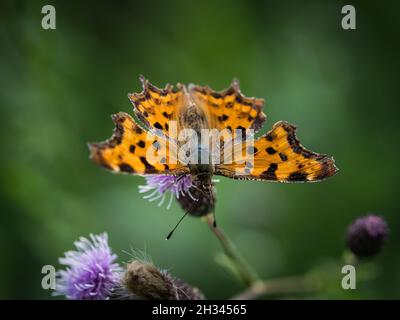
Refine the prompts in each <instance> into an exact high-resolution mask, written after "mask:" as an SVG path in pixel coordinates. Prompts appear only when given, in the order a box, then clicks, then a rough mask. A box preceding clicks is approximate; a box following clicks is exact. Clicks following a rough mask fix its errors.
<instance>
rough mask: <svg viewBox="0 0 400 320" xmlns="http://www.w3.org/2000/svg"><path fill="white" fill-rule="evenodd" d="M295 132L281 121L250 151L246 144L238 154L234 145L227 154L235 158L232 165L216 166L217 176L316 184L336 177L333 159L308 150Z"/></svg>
mask: <svg viewBox="0 0 400 320" xmlns="http://www.w3.org/2000/svg"><path fill="white" fill-rule="evenodd" d="M295 131H296V127H295V126H294V125H291V124H289V123H287V122H284V121H280V122H278V123H276V124H275V125H274V126H273V128H272V130H271V131H269V132H268V133H267V134H265V135H263V136H261V137H260V138H258V139H257V140H255V141H254V145H253V146H250V147H247V148H249V149H250V150H247V149H246V150H245V148H246V145H245V144H244V143H243V144H241V145H240V146H239V148H238V150H239V151H238V152H237V151H236V152H235V150H234V147H233V146H231V147H228V148H227V149H225V150H224V152H225V153H232V155H234V156H236V158H233V162H232V163H231V164H220V165H216V168H215V174H217V175H222V176H226V177H229V178H233V179H243V180H270V181H280V182H313V181H320V180H323V179H326V178H328V177H330V176H333V175H334V174H335V173H336V172H337V168H336V166H335V164H334V160H333V159H332V158H330V157H329V156H327V155H321V154H317V153H314V152H312V151H309V150H307V149H305V148H304V147H303V146H302V145H301V144H300V141H299V140H298V139H297V137H296V133H295ZM246 152H247V153H246ZM245 155H246V156H245ZM221 158H222V157H221Z"/></svg>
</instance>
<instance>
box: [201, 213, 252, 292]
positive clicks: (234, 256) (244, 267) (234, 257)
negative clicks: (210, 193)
mask: <svg viewBox="0 0 400 320" xmlns="http://www.w3.org/2000/svg"><path fill="white" fill-rule="evenodd" d="M205 220H206V222H207V225H208V226H209V228H210V230H211V231H212V233H213V234H214V235H215V236H216V237H217V239H218V240H219V242H220V243H221V246H222V248H223V250H224V252H225V255H226V256H227V257H228V258H229V259H230V260H231V262H232V263H233V265H234V266H235V268H236V271H237V273H238V274H239V276H240V278H241V280H242V281H243V283H244V284H245V285H246V286H247V287H249V288H251V287H252V286H253V285H255V284H256V283H258V282H259V277H258V275H257V274H256V273H255V271H254V270H253V269H252V268H251V267H250V266H249V265H248V264H247V262H246V261H245V260H244V259H243V258H242V256H241V255H240V254H239V252H238V250H237V248H236V246H235V245H234V244H233V243H232V241H231V240H230V239H229V238H228V236H227V235H226V234H225V233H224V232H223V231H222V230H221V229H220V228H218V226H214V219H213V214H212V213H210V214H208V215H206V216H205Z"/></svg>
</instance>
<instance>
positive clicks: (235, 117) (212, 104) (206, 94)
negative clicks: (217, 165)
mask: <svg viewBox="0 0 400 320" xmlns="http://www.w3.org/2000/svg"><path fill="white" fill-rule="evenodd" d="M189 93H190V95H191V97H192V99H193V102H194V103H195V104H196V105H198V106H199V107H201V108H203V110H205V113H206V115H207V116H208V122H209V124H210V129H212V128H216V129H218V130H220V131H222V130H224V129H228V130H230V131H231V132H232V131H233V136H234V137H235V130H245V129H253V130H254V131H255V132H257V131H258V130H259V129H260V128H261V127H262V125H263V123H264V121H265V119H266V116H265V114H264V113H263V111H262V109H263V106H264V100H263V99H257V98H248V97H245V96H244V95H242V93H241V92H240V88H239V82H238V81H237V80H233V82H232V84H231V86H230V87H229V88H228V89H226V90H223V91H221V92H216V91H213V90H212V89H211V88H209V87H203V86H196V85H189Z"/></svg>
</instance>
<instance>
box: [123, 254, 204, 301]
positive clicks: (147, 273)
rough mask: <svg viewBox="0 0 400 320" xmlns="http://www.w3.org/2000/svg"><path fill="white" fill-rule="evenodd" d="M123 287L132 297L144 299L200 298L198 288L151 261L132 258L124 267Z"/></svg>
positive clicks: (201, 296) (201, 297)
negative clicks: (158, 267) (159, 267)
mask: <svg viewBox="0 0 400 320" xmlns="http://www.w3.org/2000/svg"><path fill="white" fill-rule="evenodd" d="M122 285H123V287H124V288H125V289H126V290H127V291H128V292H129V293H130V295H131V296H132V298H133V299H145V300H201V299H204V296H203V294H202V293H201V292H200V290H199V289H197V288H193V287H192V286H190V285H188V284H187V283H185V282H183V281H182V280H180V279H177V278H175V277H172V276H171V275H170V274H169V273H168V272H167V271H164V270H159V269H157V268H156V267H155V266H154V265H153V264H152V263H149V262H144V261H139V260H134V261H132V262H131V263H129V264H128V265H127V267H126V271H125V273H124V275H123V278H122Z"/></svg>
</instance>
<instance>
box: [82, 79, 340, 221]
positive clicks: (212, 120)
mask: <svg viewBox="0 0 400 320" xmlns="http://www.w3.org/2000/svg"><path fill="white" fill-rule="evenodd" d="M140 80H141V82H142V84H143V91H142V92H141V93H133V94H129V95H128V97H129V99H130V101H131V102H132V104H133V106H134V113H135V115H136V117H137V119H138V120H139V121H135V120H134V119H133V118H132V117H131V116H130V115H128V114H127V113H124V112H120V113H118V114H115V115H113V116H112V120H113V122H114V123H115V126H116V127H115V130H114V134H113V136H112V137H111V138H110V139H109V140H107V141H104V142H101V143H92V144H89V147H90V155H91V159H92V160H93V161H95V162H96V163H98V164H99V165H101V166H103V167H105V168H107V169H109V170H111V171H114V172H124V173H128V174H136V175H164V174H165V175H174V176H176V177H177V179H179V177H180V176H182V175H187V174H190V175H191V176H192V179H193V183H194V185H195V186H197V187H198V188H200V189H202V190H206V191H207V192H212V180H211V178H212V176H213V175H221V176H225V177H228V178H233V179H244V180H265V181H278V182H315V181H321V180H324V179H326V178H328V177H331V176H332V175H334V174H335V173H336V172H337V168H336V167H335V165H334V160H333V159H332V158H331V157H329V156H327V155H322V154H317V153H314V152H312V151H309V150H307V149H305V148H304V147H303V146H302V145H301V144H300V141H299V140H298V138H297V137H296V133H295V131H296V127H295V126H294V125H292V124H289V123H287V122H285V121H279V122H277V123H276V124H275V125H274V126H273V127H272V130H271V131H269V132H268V133H266V134H264V135H262V136H261V137H259V138H257V139H255V140H254V141H253V142H252V144H251V146H250V147H249V145H248V144H247V143H244V142H241V141H240V139H239V138H241V137H240V135H242V136H243V134H244V133H245V132H247V130H253V132H257V131H259V129H260V128H261V127H262V125H263V123H264V121H265V119H266V116H265V114H264V113H263V105H264V101H263V100H262V99H257V98H248V97H245V96H244V95H242V93H241V92H240V88H239V83H238V81H236V80H234V81H233V82H232V84H231V86H230V87H229V88H228V89H226V90H224V91H221V92H216V91H214V90H212V89H211V88H209V87H206V86H197V85H189V86H185V85H181V84H178V85H177V88H174V87H173V86H172V85H167V86H166V87H165V88H164V89H159V88H157V87H155V86H153V85H152V84H150V82H149V81H148V80H146V79H144V78H143V77H140ZM139 122H141V123H142V124H139ZM173 123H174V124H175V126H174V127H175V131H176V132H175V134H172V133H171V127H172V126H171V124H173ZM186 129H190V130H192V131H193V132H195V133H200V132H201V131H202V130H204V129H217V130H218V131H225V132H228V133H232V137H233V141H235V142H234V143H226V142H225V141H224V143H222V144H221V146H220V147H219V148H218V149H217V150H218V153H220V155H221V157H222V156H225V155H227V154H231V153H233V154H234V155H235V157H234V158H233V160H232V157H231V158H230V161H223V162H211V163H210V162H208V163H197V162H190V161H189V162H188V161H182V160H181V157H180V155H179V151H178V150H179V148H180V147H182V142H181V141H180V140H179V139H177V138H176V135H177V134H178V135H179V133H181V132H182V131H184V130H186ZM238 132H239V133H238ZM240 133H242V134H240ZM245 137H246V139H249V137H253V138H254V136H253V135H247V133H246V135H245ZM238 139H239V140H238ZM220 140H221V141H222V140H223V139H222V137H221V139H220ZM237 141H239V142H237ZM245 142H246V140H245ZM196 148H197V149H196V150H200V152H202V149H204V146H203V145H202V144H200V146H199V147H196ZM206 149H207V148H206ZM196 150H195V151H196ZM161 151H162V152H161ZM189 151H190V148H189ZM192 151H193V150H192ZM207 151H208V152H209V154H211V152H210V151H209V150H207ZM157 153H159V154H160V155H161V156H160V157H158V158H157V159H158V161H154V159H152V157H150V156H149V155H151V154H157ZM189 153H190V152H189ZM214 153H215V152H214ZM203 154H204V152H203ZM196 159H197V158H196ZM224 159H225V158H224ZM206 213H207V212H205V213H204V214H206Z"/></svg>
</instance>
